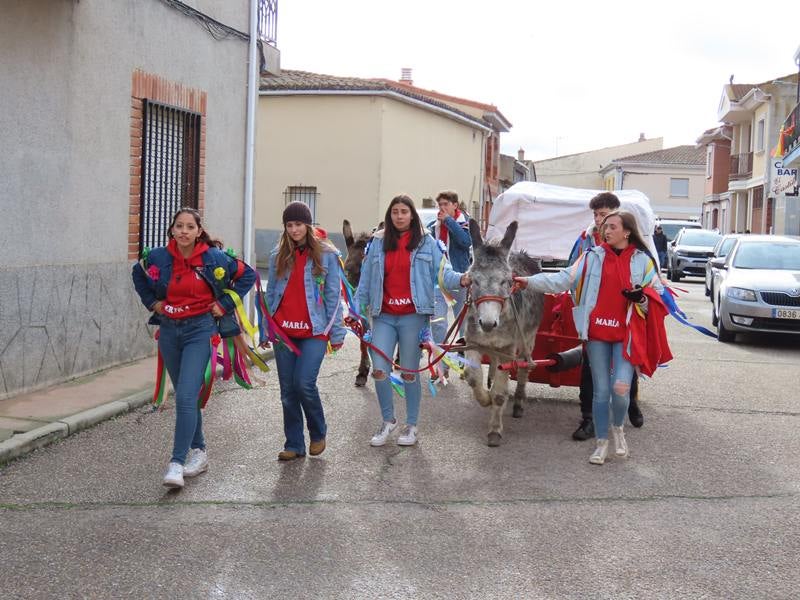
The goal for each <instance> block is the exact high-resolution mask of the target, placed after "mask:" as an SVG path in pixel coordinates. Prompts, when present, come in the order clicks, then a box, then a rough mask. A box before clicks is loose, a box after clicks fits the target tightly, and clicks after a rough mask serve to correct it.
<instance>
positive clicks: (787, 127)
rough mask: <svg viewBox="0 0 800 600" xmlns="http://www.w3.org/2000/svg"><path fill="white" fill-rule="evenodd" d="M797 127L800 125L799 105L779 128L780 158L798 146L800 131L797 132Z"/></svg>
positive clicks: (799, 143)
mask: <svg viewBox="0 0 800 600" xmlns="http://www.w3.org/2000/svg"><path fill="white" fill-rule="evenodd" d="M798 125H800V104H798V105H797V106H795V107H794V110H792V112H790V113H789V116H788V117H786V120H785V121H784V122H783V127H781V132H780V134H779V135H780V136H781V138H782V139H781V140H779V143H780V144H781V145H782V147H783V154H782V155H781V157H783V156H786V155H787V154H789V153H790V152H791V151H793V150H794V149H795V148H797V147H798V146H800V130H798Z"/></svg>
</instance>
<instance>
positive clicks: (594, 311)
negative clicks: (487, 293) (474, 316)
mask: <svg viewBox="0 0 800 600" xmlns="http://www.w3.org/2000/svg"><path fill="white" fill-rule="evenodd" d="M600 236H601V239H602V240H603V241H602V243H600V244H598V245H595V246H593V247H591V248H589V249H588V250H586V251H585V252H583V254H581V256H580V257H579V258H578V260H577V261H576V262H575V263H574V264H573V265H572V266H571V267H568V268H566V269H564V270H562V271H560V272H558V273H539V274H536V275H532V276H530V277H515V278H514V282H515V286H517V287H519V288H525V287H527V286H528V285H532V286H533V287H534V289H535V290H536V291H539V292H544V293H558V292H564V291H567V290H569V291H570V292H571V293H572V295H573V298H574V302H575V308H574V310H573V316H574V319H575V327H576V329H577V331H578V336H579V337H580V338H581V339H582V340H585V341H586V344H585V345H586V353H587V355H588V357H589V361H590V363H591V365H592V368H591V375H592V386H593V398H592V415H593V418H594V428H595V433H596V437H597V445H596V448H595V450H594V452H592V454H591V456H590V457H589V462H590V463H592V464H596V465H602V464H603V463H604V462H605V461H606V458H607V457H608V433H609V406H610V408H611V413H612V424H611V433H612V435H613V438H614V455H615V456H617V457H618V458H626V457H627V456H628V454H629V450H628V444H627V440H626V439H625V433H624V431H623V424H624V420H625V413H626V412H627V410H628V404H629V402H630V390H631V381H632V380H633V378H635V377H636V376H637V375H638V373H637V371H639V372H641V373H644V374H645V375H652V374H653V373H654V372H655V370H656V368H657V367H658V365H660V364H662V363H664V362H667V361H668V360H670V359H671V358H672V355H671V354H670V351H669V345H668V343H667V338H666V331H665V329H664V317H665V316H666V314H667V309H666V307H665V306H664V305H663V303H662V301H661V297H660V294H661V291H662V290H663V286H662V284H661V279H660V278H659V275H658V267H657V266H656V264H655V262H654V260H653V259H652V258H651V256H650V252H649V251H648V250H647V246H646V244H645V242H644V240H643V238H642V236H641V234H640V233H639V230H638V226H637V224H636V218H635V217H634V216H633V215H632V214H631V213H628V212H623V211H613V212H610V213H609V214H608V215H607V216H606V217H605V218H604V219H602V221H601V226H600Z"/></svg>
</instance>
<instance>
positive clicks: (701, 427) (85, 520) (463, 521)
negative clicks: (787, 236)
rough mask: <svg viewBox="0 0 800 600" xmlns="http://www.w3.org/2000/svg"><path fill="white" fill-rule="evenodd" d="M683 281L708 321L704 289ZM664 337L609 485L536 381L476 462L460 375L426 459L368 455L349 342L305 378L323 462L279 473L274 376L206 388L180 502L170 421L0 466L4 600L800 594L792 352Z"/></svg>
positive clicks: (567, 415) (699, 316) (683, 332)
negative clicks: (319, 424)
mask: <svg viewBox="0 0 800 600" xmlns="http://www.w3.org/2000/svg"><path fill="white" fill-rule="evenodd" d="M678 285H679V287H681V288H685V289H688V290H690V294H689V296H684V297H683V298H682V299H681V300H680V302H681V305H682V306H683V308H684V309H685V310H686V312H687V313H688V314H689V317H690V318H692V319H693V320H696V321H697V322H699V323H701V324H705V325H706V326H708V327H710V304H709V303H708V301H707V299H706V298H705V297H704V296H703V291H702V289H703V288H702V283H701V282H700V281H699V280H690V281H688V282H681V283H680V284H678ZM669 331H670V334H671V343H672V346H673V353H674V354H675V355H676V358H675V360H674V361H673V362H672V363H671V365H670V366H669V367H668V368H666V369H663V370H661V372H659V373H658V375H657V378H656V379H655V380H654V381H648V382H645V383H644V384H643V385H642V386H641V387H642V398H643V400H642V410H643V412H644V414H645V425H644V427H643V428H642V429H633V428H630V427H628V428H627V431H628V438H629V443H630V446H631V454H632V456H631V458H630V459H628V460H612V461H610V462H609V463H607V464H606V465H604V466H602V467H597V466H592V465H590V464H589V463H588V460H587V459H588V456H589V454H590V452H591V446H590V443H589V442H583V443H581V442H574V441H572V440H571V439H570V433H571V432H572V430H573V429H574V428H575V426H576V425H577V421H578V415H579V411H578V405H577V389H576V388H559V389H555V388H548V387H544V386H539V385H532V386H530V387H529V388H528V389H529V398H530V402H529V404H528V405H526V408H525V415H524V416H523V418H521V419H512V418H511V417H510V416H508V417H507V418H506V420H505V423H506V432H505V435H504V439H503V444H502V445H501V446H500V447H499V448H488V447H487V446H486V444H485V439H486V424H487V418H488V413H487V411H486V410H485V409H482V408H481V407H479V406H478V405H477V403H475V402H474V401H473V400H472V398H471V395H470V393H469V392H468V388H467V386H466V384H464V383H463V382H460V381H456V382H455V383H454V384H452V385H450V386H448V387H447V388H446V389H444V390H443V391H441V392H440V394H439V395H438V396H437V397H436V398H430V397H428V396H427V392H426V395H425V398H424V399H423V408H422V416H421V422H420V442H419V445H418V447H415V448H405V449H401V448H399V447H397V446H396V445H394V444H389V445H387V446H385V447H384V448H371V447H370V446H369V445H368V440H369V437H370V436H371V434H372V433H373V432H374V429H375V428H376V427H377V425H378V423H379V420H380V417H379V412H378V409H377V405H376V401H375V399H374V392H373V391H372V388H371V383H370V384H369V386H368V387H367V388H361V389H358V388H354V387H353V379H354V377H355V367H356V362H357V352H358V348H357V344H356V343H355V341H354V340H353V339H350V340H349V341H348V344H347V346H346V347H345V349H344V350H343V351H342V352H340V353H338V354H337V355H336V356H334V357H333V358H331V359H328V360H327V361H326V362H325V365H324V370H323V374H322V375H321V378H320V387H321V390H322V393H323V398H324V402H325V405H326V410H327V415H328V419H329V437H328V449H327V450H326V452H325V453H324V454H323V455H322V456H321V457H318V458H308V459H305V460H301V461H295V462H292V463H288V464H280V463H278V462H277V461H276V460H275V458H276V454H277V452H278V451H279V450H280V449H281V447H282V441H283V437H282V426H281V411H280V402H279V399H278V391H277V389H278V386H277V379H276V377H275V374H274V373H272V374H269V376H268V381H267V383H266V385H265V386H264V387H261V388H259V389H257V390H255V391H252V392H245V391H243V390H240V389H238V388H234V387H231V386H228V385H227V384H224V385H222V386H220V388H219V390H220V391H219V392H218V393H217V394H216V395H215V396H214V397H213V398H212V399H211V402H210V404H209V408H208V410H207V415H206V436H207V440H208V443H209V455H210V459H211V469H210V471H209V472H208V473H206V474H204V475H201V476H200V477H198V478H196V479H194V480H189V482H188V484H187V486H186V488H185V489H184V490H183V491H181V492H179V493H168V492H166V491H165V488H163V487H162V486H161V474H162V470H163V468H164V467H165V466H166V460H167V459H168V456H169V449H170V447H171V431H172V427H173V419H174V413H173V411H172V410H171V409H168V410H165V411H163V412H161V413H149V412H146V411H138V412H135V413H131V414H128V415H125V416H123V417H119V418H116V419H114V420H112V421H108V422H105V423H103V424H101V425H98V426H97V427H94V428H92V429H89V430H86V431H83V432H81V433H79V434H77V435H75V436H72V437H70V438H68V439H66V440H65V441H62V442H59V443H56V444H53V445H51V446H49V447H47V448H45V449H43V450H39V451H36V452H35V453H33V454H31V455H29V456H28V457H26V458H23V459H21V460H18V461H16V462H13V463H11V464H9V465H7V466H5V467H2V468H0V564H2V566H3V569H2V570H3V576H2V584H0V585H1V586H2V591H1V592H0V596H1V597H2V598H4V599H11V598H14V599H16V598H37V599H41V598H700V597H702V598H795V597H797V585H796V577H797V574H798V573H800V536H799V535H798V531H800V511H798V506H799V505H800V477H798V473H800V458H798V457H800V436H798V435H797V431H798V427H800V399H798V383H800V345H798V343H797V342H796V341H792V340H788V339H783V340H777V341H776V340H770V339H769V338H768V337H760V338H749V339H743V338H741V337H740V338H739V342H738V343H736V344H732V345H731V344H728V345H723V344H720V343H718V342H717V341H716V340H713V339H710V338H706V337H704V336H701V335H699V334H697V333H695V332H694V331H691V330H690V329H688V328H685V327H682V326H680V325H678V324H677V323H676V322H675V321H674V320H670V323H669ZM403 410H404V407H403V403H402V401H400V411H399V415H400V416H402V415H403Z"/></svg>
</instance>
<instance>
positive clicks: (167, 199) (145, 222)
mask: <svg viewBox="0 0 800 600" xmlns="http://www.w3.org/2000/svg"><path fill="white" fill-rule="evenodd" d="M199 179H200V115H199V114H197V113H192V112H189V111H186V110H181V109H178V108H173V107H171V106H167V105H165V104H158V103H156V102H151V101H149V100H145V101H144V102H143V119H142V182H141V191H140V194H141V202H140V223H141V226H140V228H139V252H140V253H141V251H142V250H143V249H144V248H155V247H156V246H164V245H165V244H166V243H167V228H168V227H169V223H170V220H171V219H172V215H173V214H175V212H176V211H177V210H178V209H179V208H181V207H183V206H189V207H191V208H197V207H198V192H199V185H198V182H199Z"/></svg>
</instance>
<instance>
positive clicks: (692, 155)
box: [611, 146, 706, 165]
mask: <svg viewBox="0 0 800 600" xmlns="http://www.w3.org/2000/svg"><path fill="white" fill-rule="evenodd" d="M611 162H613V163H650V164H654V165H704V164H706V149H705V148H704V147H700V148H697V147H696V146H675V147H673V148H664V149H663V150H653V151H652V152H643V153H642V154H632V155H631V156H623V157H622V158H615V159H614V160H613V161H611Z"/></svg>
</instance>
